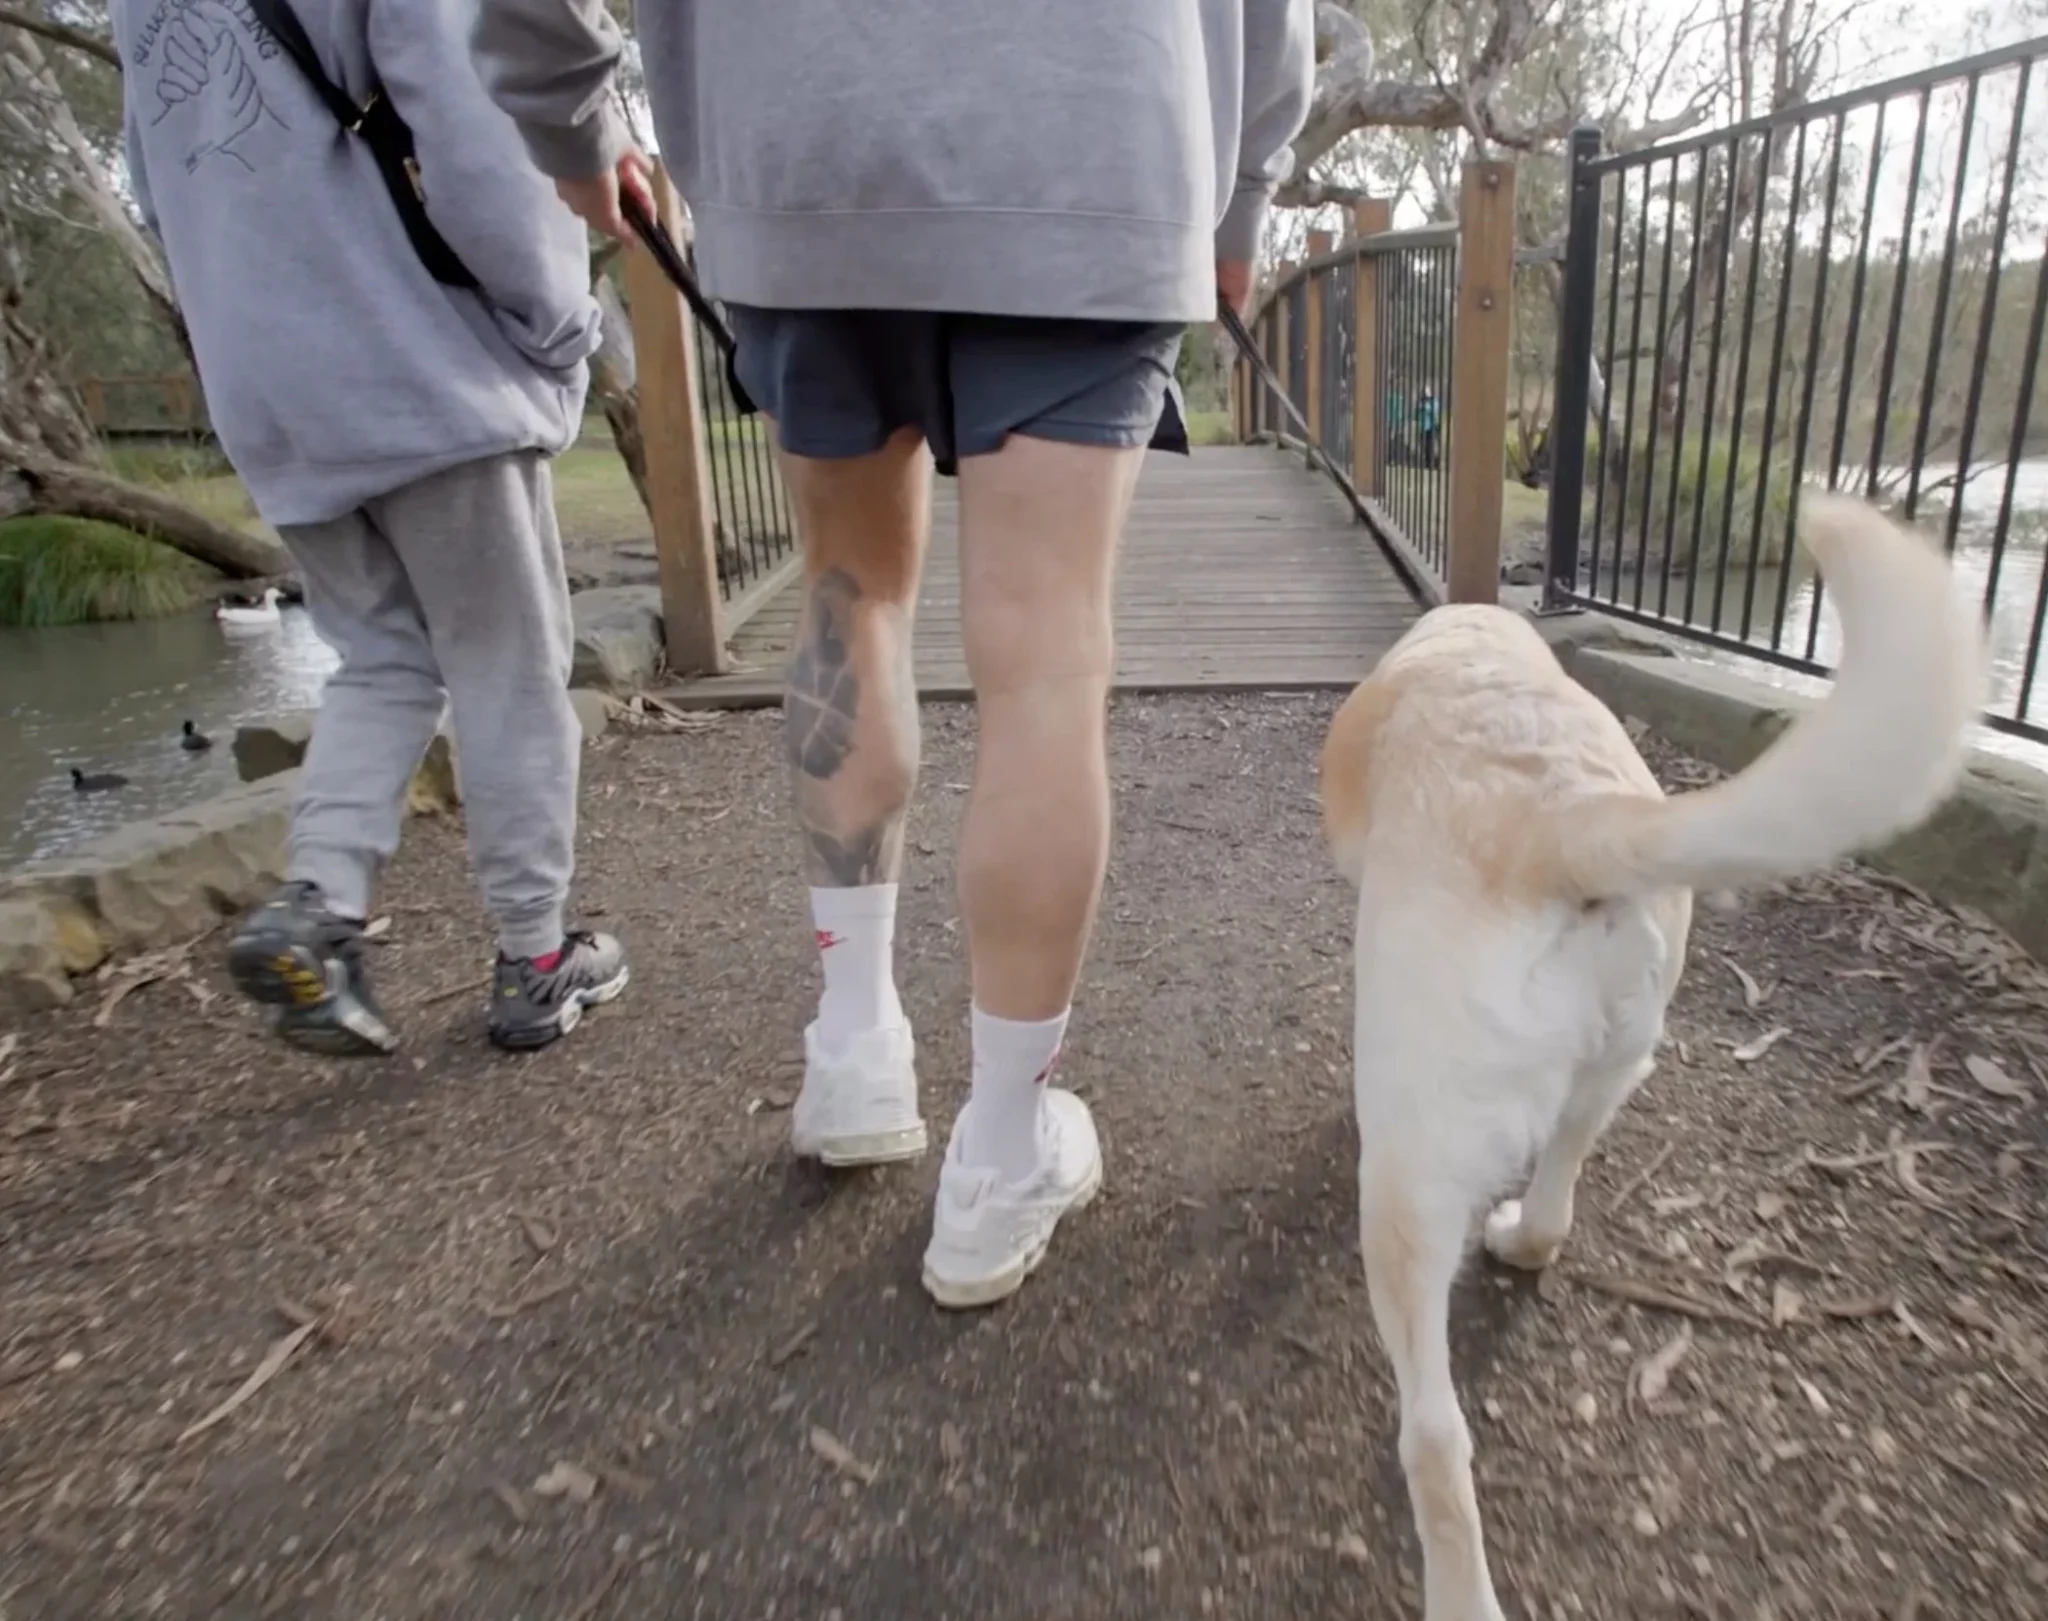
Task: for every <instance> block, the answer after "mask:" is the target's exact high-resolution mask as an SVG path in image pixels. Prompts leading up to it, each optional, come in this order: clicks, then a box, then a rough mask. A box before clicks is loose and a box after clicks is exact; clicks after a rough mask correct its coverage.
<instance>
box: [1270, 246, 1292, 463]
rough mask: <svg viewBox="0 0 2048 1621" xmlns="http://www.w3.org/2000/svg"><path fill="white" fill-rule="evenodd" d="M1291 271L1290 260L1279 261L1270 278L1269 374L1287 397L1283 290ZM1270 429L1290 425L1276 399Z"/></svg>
mask: <svg viewBox="0 0 2048 1621" xmlns="http://www.w3.org/2000/svg"><path fill="white" fill-rule="evenodd" d="M1294 271H1295V263H1294V261H1293V260H1292V259H1282V260H1281V261H1280V274H1279V275H1278V276H1277V277H1275V278H1274V281H1273V296H1272V300H1271V303H1272V307H1273V375H1274V376H1275V377H1277V378H1279V379H1280V387H1281V389H1282V390H1283V391H1284V392H1285V393H1286V394H1287V395H1288V396H1289V397H1290V398H1291V397H1292V396H1293V393H1294V325H1293V320H1292V318H1291V317H1290V316H1289V315H1288V308H1289V304H1288V298H1287V294H1286V292H1285V291H1284V289H1285V288H1286V286H1287V282H1288V278H1290V277H1291V276H1292V275H1293V274H1294ZM1271 415H1272V418H1273V429H1274V431H1275V432H1276V433H1288V432H1291V431H1292V429H1293V426H1294V424H1293V423H1292V421H1290V420H1289V418H1288V415H1287V413H1286V412H1285V411H1284V410H1282V409H1281V408H1280V406H1279V404H1278V403H1277V402H1276V403H1275V404H1274V405H1273V407H1272V411H1271Z"/></svg>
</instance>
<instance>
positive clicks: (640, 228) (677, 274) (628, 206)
mask: <svg viewBox="0 0 2048 1621" xmlns="http://www.w3.org/2000/svg"><path fill="white" fill-rule="evenodd" d="M619 204H620V208H621V211H622V212H623V213H624V214H625V216H626V223H627V224H628V225H630V226H632V227H633V230H634V232H635V234H636V235H638V236H639V238H640V240H641V241H642V242H643V243H645V244H646V247H647V251H648V252H649V253H650V254H652V255H653V256H654V262H655V263H656V264H657V265H659V266H660V267H661V273H662V274H663V275H664V276H666V277H667V278H668V279H669V282H670V284H671V285H672V286H674V288H675V290H676V291H677V292H679V293H681V294H682V295H683V302H684V303H686V304H688V305H689V306H690V313H691V314H692V315H694V316H696V317H697V320H698V322H699V324H700V325H702V326H703V327H704V328H705V329H706V330H707V331H709V332H710V334H711V341H712V342H714V343H716V344H717V345H718V348H719V352H720V353H722V354H723V355H724V356H725V357H726V359H727V360H730V359H732V356H733V352H734V350H735V348H736V347H737V345H735V343H734V342H733V336H732V329H731V328H730V327H728V326H727V325H726V324H725V317H724V316H722V315H720V314H719V313H718V311H717V309H716V308H714V307H713V305H712V303H711V300H710V299H708V298H706V297H705V296H704V289H703V288H701V287H699V286H698V285H697V278H696V276H695V275H694V274H692V272H691V270H690V266H689V262H688V261H687V260H686V259H684V257H683V254H682V250H681V249H680V248H678V247H677V246H676V239H675V238H674V237H672V236H670V235H669V232H668V227H667V226H666V225H664V224H662V223H661V221H660V220H658V219H656V218H655V217H654V216H653V215H652V214H649V213H648V212H647V210H646V209H645V208H643V207H641V206H640V199H639V198H637V197H635V196H633V195H632V194H631V193H629V192H622V193H621V194H620V197H619Z"/></svg>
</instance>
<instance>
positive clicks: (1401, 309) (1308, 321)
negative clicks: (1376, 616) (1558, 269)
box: [1246, 225, 1458, 597]
mask: <svg viewBox="0 0 2048 1621" xmlns="http://www.w3.org/2000/svg"><path fill="white" fill-rule="evenodd" d="M1457 298H1458V236H1457V228H1456V227H1455V226H1448V225H1446V226H1430V227H1427V228H1425V229H1423V230H1419V231H1390V232H1386V233H1383V234H1380V235H1376V236H1368V237H1360V238H1358V239H1356V240H1354V241H1351V242H1347V243H1345V244H1344V245H1343V246H1342V247H1340V248H1337V249H1335V250H1334V251H1333V252H1330V253H1326V254H1323V255H1321V256H1319V257H1317V258H1315V259H1311V260H1310V261H1309V262H1308V263H1307V264H1305V265H1303V266H1302V267H1301V268H1300V269H1299V270H1297V271H1295V272H1294V273H1293V275H1292V276H1291V277H1290V278H1289V279H1288V280H1287V281H1286V282H1284V283H1283V284H1282V285H1281V286H1280V287H1278V288H1276V289H1275V290H1274V293H1273V295H1272V297H1271V298H1269V299H1268V300H1267V301H1266V303H1265V305H1264V307H1263V308H1262V309H1261V311H1260V313H1259V316H1258V318H1257V319H1256V321H1254V323H1253V326H1252V336H1253V339H1254V341H1255V342H1256V344H1257V346H1258V350H1259V353H1260V355H1261V356H1262V357H1263V358H1264V360H1265V362H1266V365H1267V366H1268V367H1270V368H1272V370H1273V371H1274V372H1275V373H1276V374H1277V375H1278V376H1279V377H1280V378H1282V379H1283V380H1284V382H1285V385H1286V391H1287V397H1288V399H1289V400H1290V401H1291V402H1292V404H1293V407H1294V410H1293V412H1292V413H1290V412H1289V411H1287V410H1286V409H1285V408H1284V407H1283V406H1282V405H1281V403H1280V402H1279V401H1278V400H1276V399H1275V398H1273V391H1272V389H1271V388H1270V387H1268V386H1266V385H1265V384H1264V383H1263V382H1262V381H1261V380H1260V379H1259V378H1258V377H1257V376H1256V375H1254V374H1251V373H1249V372H1248V373H1247V375H1246V387H1247V389H1248V390H1249V393H1248V395H1247V406H1246V414H1247V416H1248V419H1249V420H1248V423H1247V427H1248V428H1249V430H1250V433H1251V435H1252V436H1254V437H1258V436H1266V437H1272V438H1276V439H1279V440H1281V441H1283V442H1299V441H1301V440H1302V438H1303V434H1304V426H1306V431H1307V437H1308V438H1309V439H1310V440H1312V441H1313V443H1314V444H1315V445H1316V446H1317V448H1319V449H1320V450H1321V451H1322V452H1323V454H1324V456H1325V457H1326V458H1327V459H1328V463H1329V464H1330V470H1331V472H1332V473H1333V474H1335V476H1336V477H1337V479H1338V482H1339V483H1340V484H1341V485H1342V486H1343V488H1344V492H1345V494H1346V495H1347V496H1348V497H1349V498H1350V499H1351V502H1352V504H1353V505H1354V506H1355V507H1356V508H1357V509H1358V511H1359V513H1360V515H1361V516H1362V517H1364V518H1365V519H1366V521H1367V522H1368V523H1370V524H1371V525H1372V526H1373V527H1374V529H1375V530H1376V531H1377V532H1378V533H1379V535H1380V538H1381V539H1382V540H1384V541H1385V542H1387V544H1388V545H1389V547H1390V548H1391V549H1392V550H1393V551H1394V553H1395V555H1396V556H1397V558H1399V559H1400V560H1402V561H1403V562H1405V563H1407V564H1408V565H1409V568H1410V572H1411V573H1413V574H1415V575H1416V576H1417V577H1418V580H1419V583H1421V584H1422V585H1423V587H1424V588H1425V590H1428V591H1430V592H1431V593H1432V594H1433V595H1435V596H1438V597H1441V595H1442V591H1443V580H1444V572H1445V567H1446V564H1447V561H1448V553H1449V529H1450V467H1451V458H1450V434H1451V431H1452V424H1451V370H1452V367H1451V352H1452V338H1453V335H1454V334H1453V322H1454V316H1455V313H1456V309H1457ZM1361 323H1367V324H1369V330H1367V331H1361V330H1360V327H1361ZM1311 343H1314V344H1315V345H1316V352H1317V359H1318V364H1317V366H1316V367H1315V368H1314V372H1315V377H1316V386H1315V390H1314V398H1313V399H1311V397H1310V393H1311V390H1310V385H1309V378H1310V371H1311V368H1310V366H1309V349H1310V344H1311ZM1361 396H1362V397H1361Z"/></svg>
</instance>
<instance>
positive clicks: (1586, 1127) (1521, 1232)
mask: <svg viewBox="0 0 2048 1621" xmlns="http://www.w3.org/2000/svg"><path fill="white" fill-rule="evenodd" d="M1655 1065H1656V1061H1655V1059H1653V1058H1645V1059H1643V1060H1642V1061H1641V1062H1639V1063H1636V1064H1631V1065H1629V1066H1628V1067H1626V1068H1624V1069H1619V1070H1614V1071H1612V1072H1610V1073H1608V1074H1605V1075H1599V1076H1587V1077H1585V1078H1583V1079H1581V1080H1580V1081H1579V1082H1578V1083H1577V1084H1576V1085H1575V1086H1574V1087H1573V1088H1572V1094H1571V1096H1570V1097H1569V1098H1568V1099H1567V1100H1566V1102H1565V1106H1564V1113H1563V1114H1561V1115H1560V1116H1559V1117H1558V1122H1557V1129H1556V1130H1555V1131H1553V1132H1552V1133H1551V1136H1550V1141H1549V1142H1547V1143H1545V1144H1544V1145H1543V1152H1542V1153H1541V1154H1539V1155H1537V1157H1536V1170H1535V1173H1534V1174H1533V1175H1532V1176H1531V1177H1530V1178H1529V1187H1528V1190H1527V1191H1526V1192H1525V1193H1524V1194H1523V1195H1522V1197H1521V1198H1519V1199H1506V1200H1503V1201H1502V1202H1501V1203H1500V1204H1499V1205H1497V1206H1496V1207H1495V1208H1494V1210H1493V1212H1492V1213H1491V1214H1490V1215H1489V1216H1488V1217H1487V1218H1486V1247H1487V1249H1488V1251H1489V1252H1490V1253H1491V1254H1492V1255H1493V1257H1494V1258H1495V1259H1496V1260H1499V1261H1505V1262H1506V1263H1507V1264H1508V1265H1509V1266H1517V1267H1522V1268H1524V1269H1525V1270H1527V1271H1531V1272H1539V1271H1541V1270H1542V1269H1543V1268H1544V1267H1546V1266H1548V1265H1550V1263H1551V1262H1552V1261H1554V1260H1556V1259H1557V1254H1558V1251H1559V1250H1561V1249H1562V1248H1563V1247H1564V1241H1565V1239H1566V1238H1568V1237H1569V1236H1570V1235H1571V1230H1572V1204H1573V1196H1574V1194H1575V1192H1576V1190H1577V1188H1578V1185H1579V1172H1580V1170H1581V1169H1582V1168H1583V1167H1584V1166H1585V1163H1586V1156H1587V1155H1588V1154H1590V1153H1591V1152H1592V1151H1593V1145H1594V1144H1595V1143H1597V1142H1598V1141H1599V1140H1600V1134H1601V1133H1602V1132H1603V1131H1605V1130H1606V1129H1607V1123H1608V1121H1610V1120H1612V1119H1613V1118H1614V1114H1615V1111H1616V1110H1617V1109H1619V1108H1620V1107H1621V1106H1622V1105H1623V1104H1624V1103H1626V1102H1627V1101H1628V1100H1629V1097H1630V1096H1631V1095H1632V1094H1633V1093H1634V1092H1635V1089H1636V1088H1637V1087H1639V1086H1641V1085H1642V1084H1643V1082H1644V1081H1646V1080H1648V1079H1649V1078H1650V1071H1651V1070H1652V1069H1653V1068H1654V1067H1655Z"/></svg>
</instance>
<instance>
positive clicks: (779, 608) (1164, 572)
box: [663, 446, 1420, 708]
mask: <svg viewBox="0 0 2048 1621" xmlns="http://www.w3.org/2000/svg"><path fill="white" fill-rule="evenodd" d="M955 488H956V487H955V485H954V484H953V482H952V481H951V480H950V479H940V480H939V481H938V489H937V492H936V496H935V499H934V501H933V514H932V529H933V532H932V547H931V556H930V559H929V561H928V563H927V565H926V569H925V577H924V588H923V590H922V592H921V593H920V595H919V597H918V609H917V674H918V686H919V691H920V692H921V693H922V694H923V696H924V697H926V698H965V697H969V696H971V695H972V689H971V687H970V686H969V685H968V681H967V667H966V664H965V663H964V661H963V658H962V655H961V650H960V569H959V549H958V532H959V531H958V513H959V508H958V505H957V502H956V499H955ZM797 608H798V588H797V586H796V585H794V584H792V585H791V586H790V587H789V588H788V589H786V590H784V591H782V592H781V593H779V594H778V595H777V596H776V597H775V598H774V599H772V600H771V601H769V602H768V603H767V604H765V605H764V606H763V607H762V608H761V609H760V610H759V611H758V612H757V613H756V614H755V615H754V616H753V617H752V618H751V619H750V620H748V621H747V623H746V624H745V625H743V626H742V627H741V628H740V631H739V633H738V634H737V635H736V636H735V637H734V638H733V644H732V646H733V652H734V655H735V657H736V659H737V661H738V664H739V666H740V668H738V669H737V670H735V671H734V673H732V674H730V675H723V676H710V677H704V678H700V679H697V680H692V681H686V682H681V683H678V684H676V685H675V686H673V687H671V688H670V689H669V690H668V691H667V692H665V693H664V694H663V696H664V697H666V698H668V699H669V700H670V701H671V702H675V703H680V704H684V705H687V706H690V707H693V708H751V707H755V706H758V705H765V704H771V703H775V702H778V701H779V700H780V696H781V682H782V669H783V665H784V663H785V661H786V659H787V657H788V654H789V649H790V644H791V640H792V638H793V637H794V635H795V631H796V619H797ZM1116 608H1117V663H1116V688H1117V690H1118V691H1120V692H1171V691H1186V690H1194V689H1202V688H1214V689H1223V690H1234V691H1266V690H1282V689H1288V688H1297V689H1298V688H1319V687H1348V686H1350V685H1351V684H1352V683H1354V682H1356V681H1357V680H1358V679H1359V678H1360V677H1362V676H1363V675H1364V674H1365V673H1366V672H1367V671H1368V670H1370V669H1371V668H1372V665H1373V662H1374V661H1375V660H1376V659H1377V658H1378V657H1379V656H1380V654H1381V653H1383V652H1385V651H1386V650H1387V648H1388V647H1389V646H1391V645H1392V644H1393V641H1394V639H1395V638H1396V637H1397V636H1399V635H1400V634H1401V632H1402V631H1403V630H1405V629H1406V628H1407V627H1408V626H1409V625H1410V624H1412V623H1413V622H1414V620H1415V617H1416V615H1417V613H1418V612H1419V611H1420V610H1419V609H1418V607H1417V605H1416V602H1415V599H1414V597H1413V596H1412V595H1411V594H1410V593H1409V590H1408V588H1407V586H1406V585H1405V584H1404V583H1403V581H1402V580H1401V577H1400V576H1399V575H1398V574H1397V573H1395V571H1394V569H1393V567H1392V565H1391V564H1389V563H1388V561H1387V559H1386V557H1385V555H1384V554H1383V553H1382V552H1381V551H1380V549H1379V547H1378V546H1377V545H1376V544H1375V543H1374V541H1373V539H1372V537H1371V536H1370V535H1369V534H1368V533H1367V532H1366V530H1365V529H1364V527H1363V526H1362V525H1361V524H1360V523H1359V522H1358V520H1357V518H1356V517H1355V516H1354V515H1353V514H1352V511H1351V509H1350V507H1349V506H1348V505H1346V503H1345V501H1344V499H1343V497H1342V496H1340V495H1339V494H1338V493H1337V491H1336V490H1335V489H1334V488H1333V487H1332V486H1331V485H1330V483H1329V481H1328V479H1326V478H1325V477H1324V476H1323V475H1322V474H1321V473H1311V472H1309V471H1307V470H1306V469H1304V468H1303V466H1302V464H1301V461H1300V459H1299V458H1298V457H1294V456H1289V455H1285V454H1283V453H1281V452H1279V451H1277V450H1270V449H1265V448H1259V447H1240V446H1231V447H1228V448H1219V449H1211V450H1200V451H1197V452H1196V453H1195V454H1194V455H1193V456H1191V457H1181V456H1164V455H1154V456H1150V457H1148V458H1147V460H1146V465H1145V471H1144V475H1143V477H1142V479H1141V480H1140V482H1139V485H1138V497H1137V504H1136V506H1135V508H1134V510H1133V512H1132V514H1131V521H1130V525H1129V527H1128V529H1127V531H1126V534H1125V541H1124V550H1123V557H1122V563H1121V567H1120V569H1119V571H1118V580H1117V603H1116Z"/></svg>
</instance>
